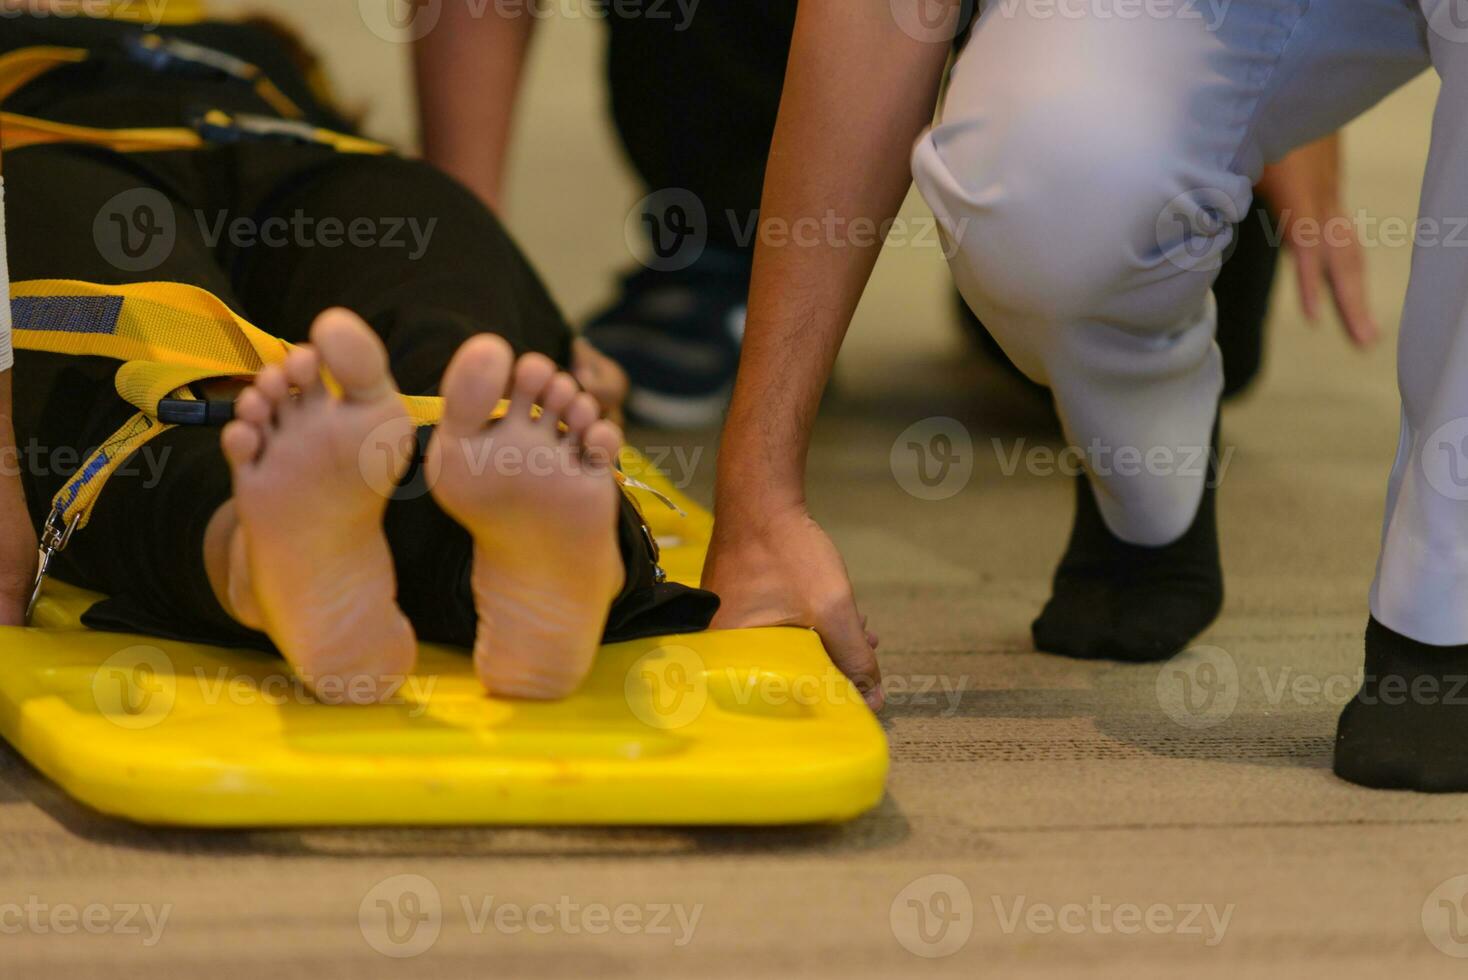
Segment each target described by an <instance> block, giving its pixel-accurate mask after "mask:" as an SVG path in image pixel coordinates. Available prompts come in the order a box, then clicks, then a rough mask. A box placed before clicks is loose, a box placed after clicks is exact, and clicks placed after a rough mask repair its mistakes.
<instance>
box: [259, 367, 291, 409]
mask: <svg viewBox="0 0 1468 980" xmlns="http://www.w3.org/2000/svg"><path fill="white" fill-rule="evenodd" d="M255 390H256V391H258V392H259V393H260V394H261V395H263V396H264V398H265V400H266V401H267V402H269V403H270V410H271V412H272V413H277V412H279V411H280V410H281V409H282V408H284V407H285V404H286V403H287V402H288V401H290V397H291V383H290V379H289V378H287V377H286V376H285V370H284V369H283V368H281V367H280V365H278V364H272V365H270V366H269V367H267V368H265V369H264V370H263V371H261V372H260V373H259V374H258V375H256V376H255Z"/></svg>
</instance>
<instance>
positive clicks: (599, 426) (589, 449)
mask: <svg viewBox="0 0 1468 980" xmlns="http://www.w3.org/2000/svg"><path fill="white" fill-rule="evenodd" d="M583 443H584V448H583V449H582V451H581V452H582V456H583V458H585V460H586V463H587V465H588V466H589V467H591V468H592V469H593V470H597V471H601V470H609V469H611V468H612V467H613V466H614V465H616V462H617V454H618V453H620V452H621V451H622V430H621V429H619V428H617V427H616V426H615V425H613V424H612V423H611V422H608V421H606V420H605V419H599V420H597V421H596V422H593V423H592V424H591V427H590V428H588V429H587V430H586V436H585V438H584V440H583Z"/></svg>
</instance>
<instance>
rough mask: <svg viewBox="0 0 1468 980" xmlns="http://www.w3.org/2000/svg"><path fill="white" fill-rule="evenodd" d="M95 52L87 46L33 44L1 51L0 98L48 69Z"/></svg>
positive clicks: (79, 61)
mask: <svg viewBox="0 0 1468 980" xmlns="http://www.w3.org/2000/svg"><path fill="white" fill-rule="evenodd" d="M91 56H92V53H91V52H90V51H88V50H87V49H86V48H58V47H33V48H21V49H19V50H17V51H11V52H9V53H7V54H5V55H0V102H4V101H5V100H6V99H8V98H10V97H11V96H12V95H14V94H15V93H16V92H18V91H20V90H21V89H22V88H23V87H24V86H26V85H28V84H30V83H31V82H33V81H35V80H36V79H37V78H40V77H41V76H42V75H44V74H46V73H47V72H48V71H52V70H53V69H56V68H60V67H62V66H63V65H78V64H81V63H82V62H83V61H86V60H87V59H88V58H90V57H91Z"/></svg>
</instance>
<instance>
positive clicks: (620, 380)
mask: <svg viewBox="0 0 1468 980" xmlns="http://www.w3.org/2000/svg"><path fill="white" fill-rule="evenodd" d="M571 373H572V374H573V375H575V377H576V380H577V381H578V382H580V384H581V387H583V388H585V389H586V392H587V394H589V395H591V396H592V397H593V398H595V399H596V400H597V403H598V404H600V405H601V411H602V415H603V416H605V417H606V418H608V419H610V420H611V421H612V422H615V423H616V424H617V425H621V424H622V422H623V409H624V408H625V407H626V405H627V392H629V391H630V390H631V389H632V382H631V381H630V380H628V378H627V372H626V371H624V370H622V365H620V364H618V363H617V362H616V361H614V360H612V359H611V358H610V357H607V356H606V355H605V354H603V353H602V352H601V351H599V350H597V349H596V348H595V347H593V346H591V344H590V343H589V342H588V341H586V340H583V339H581V338H580V337H578V338H576V339H575V340H574V341H572V342H571Z"/></svg>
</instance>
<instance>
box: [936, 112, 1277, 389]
mask: <svg viewBox="0 0 1468 980" xmlns="http://www.w3.org/2000/svg"><path fill="white" fill-rule="evenodd" d="M1003 99H1004V95H1003V93H996V97H995V98H994V99H986V100H984V102H983V104H982V106H976V107H974V108H973V109H970V110H964V109H962V108H956V107H955V105H954V101H955V100H953V99H951V98H950V103H949V108H948V111H947V112H946V113H945V115H944V119H943V121H942V122H941V123H940V124H939V125H938V126H937V127H935V128H934V129H932V130H931V131H929V132H928V133H927V134H925V135H924V136H923V138H922V139H921V140H920V141H919V143H918V145H917V147H916V149H915V151H914V154H913V173H914V176H915V179H916V181H917V184H918V187H919V189H920V190H921V191H922V193H923V196H924V198H925V199H926V200H927V202H928V204H929V206H930V207H931V208H932V209H933V212H934V214H935V215H936V216H937V218H938V221H939V223H940V225H941V226H942V227H943V229H944V231H945V233H946V234H947V236H948V237H949V239H950V244H951V246H952V251H951V253H950V255H951V258H950V262H951V264H952V266H953V271H954V275H955V278H956V279H957V281H958V283H959V285H960V288H961V289H962V290H963V291H964V293H965V296H966V297H967V298H968V300H969V302H970V304H971V305H973V306H974V307H975V308H976V310H977V311H978V312H979V313H980V315H984V316H989V317H991V318H992V319H994V321H995V323H993V324H991V326H992V327H997V328H999V329H1000V330H1001V331H1002V330H1003V329H1004V328H1003V324H1004V321H1014V322H1015V323H1024V324H1030V325H1033V324H1045V325H1052V326H1058V325H1063V324H1074V323H1086V322H1095V323H1101V324H1125V325H1126V326H1127V328H1128V329H1130V330H1134V331H1149V330H1155V331H1160V332H1172V331H1175V330H1177V329H1178V328H1179V313H1178V311H1180V310H1181V311H1186V315H1190V316H1195V315H1196V311H1197V310H1198V308H1199V305H1200V303H1201V302H1202V300H1203V297H1204V296H1206V293H1207V290H1208V288H1209V286H1210V285H1211V282H1212V279H1213V277H1214V275H1215V273H1216V271H1217V268H1218V265H1219V264H1220V263H1221V260H1220V259H1219V256H1221V254H1222V252H1223V250H1224V248H1225V247H1226V246H1227V244H1228V242H1229V241H1230V240H1231V236H1232V227H1231V226H1232V223H1233V222H1232V220H1231V219H1232V218H1233V217H1234V215H1233V214H1232V213H1231V212H1240V211H1241V210H1242V208H1243V207H1244V206H1245V205H1246V203H1247V201H1248V194H1249V188H1248V182H1247V180H1245V179H1243V178H1240V177H1234V176H1231V175H1227V174H1219V175H1216V176H1207V175H1206V168H1203V167H1198V166H1192V167H1190V166H1189V165H1188V164H1186V163H1185V162H1184V156H1183V153H1184V151H1183V146H1184V143H1183V140H1182V137H1181V136H1180V135H1179V134H1175V133H1173V131H1172V130H1173V127H1171V126H1169V125H1167V124H1166V122H1165V121H1162V120H1156V119H1153V118H1150V117H1149V116H1148V114H1147V113H1146V112H1144V111H1142V110H1140V109H1136V108H1132V109H1127V108H1125V107H1118V106H1117V105H1115V104H1111V103H1110V102H1109V100H1108V99H1107V97H1106V96H1104V95H1103V96H1101V97H1099V98H1097V97H1093V96H1089V95H1087V93H1085V92H1070V93H1064V94H1056V95H1053V96H1050V97H1048V98H1045V99H1038V100H1031V101H1029V102H1027V103H1025V104H1013V103H1011V104H1009V105H1004V104H1002V100H1003ZM1103 102H1106V103H1107V104H1102V103H1103ZM1210 185H1212V186H1210ZM999 339H1000V341H1001V342H1002V343H1011V342H1015V343H1018V344H1020V345H1021V346H1022V347H1034V346H1035V344H1036V338H1021V337H1004V336H1001V337H1000V338H999ZM1036 353H1038V354H1040V357H1041V360H1044V359H1045V357H1044V352H1043V351H1037V352H1036Z"/></svg>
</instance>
